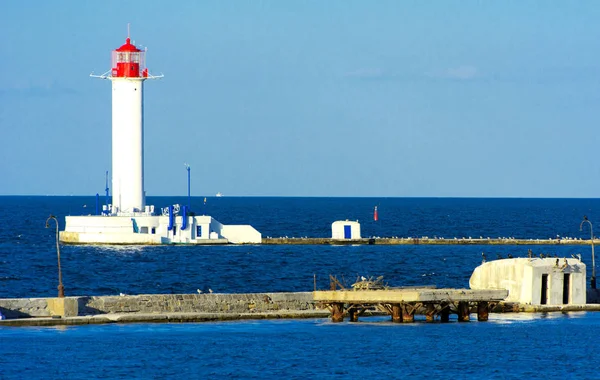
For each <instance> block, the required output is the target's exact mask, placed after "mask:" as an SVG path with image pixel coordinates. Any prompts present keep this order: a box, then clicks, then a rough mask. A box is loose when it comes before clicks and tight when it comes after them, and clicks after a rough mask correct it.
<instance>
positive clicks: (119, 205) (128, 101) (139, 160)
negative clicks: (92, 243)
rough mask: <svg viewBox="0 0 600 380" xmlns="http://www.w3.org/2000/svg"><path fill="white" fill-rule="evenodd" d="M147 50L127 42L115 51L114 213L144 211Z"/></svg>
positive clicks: (113, 105)
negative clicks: (145, 64)
mask: <svg viewBox="0 0 600 380" xmlns="http://www.w3.org/2000/svg"><path fill="white" fill-rule="evenodd" d="M145 55H146V52H145V51H142V50H140V49H138V48H137V47H136V46H135V45H133V44H131V40H130V38H129V37H127V39H126V40H125V44H124V45H122V46H121V47H119V48H118V49H116V50H114V51H113V52H112V70H111V74H110V75H108V76H106V78H107V79H110V81H111V82H112V213H113V214H117V215H122V214H132V213H136V212H143V211H145V210H144V208H145V206H146V201H145V194H144V81H145V80H146V79H148V69H147V68H146V67H145V66H144V63H145Z"/></svg>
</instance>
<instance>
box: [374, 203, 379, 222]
mask: <svg viewBox="0 0 600 380" xmlns="http://www.w3.org/2000/svg"><path fill="white" fill-rule="evenodd" d="M377 219H379V216H378V215H377V206H375V211H374V212H373V220H374V221H377Z"/></svg>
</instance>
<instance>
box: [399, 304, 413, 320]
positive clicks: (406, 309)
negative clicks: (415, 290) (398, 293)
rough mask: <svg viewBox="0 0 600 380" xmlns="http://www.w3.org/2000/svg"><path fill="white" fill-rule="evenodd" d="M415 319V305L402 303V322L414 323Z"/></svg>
mask: <svg viewBox="0 0 600 380" xmlns="http://www.w3.org/2000/svg"><path fill="white" fill-rule="evenodd" d="M414 321H415V307H413V306H412V305H409V304H405V303H404V304H402V322H404V323H412V322H414Z"/></svg>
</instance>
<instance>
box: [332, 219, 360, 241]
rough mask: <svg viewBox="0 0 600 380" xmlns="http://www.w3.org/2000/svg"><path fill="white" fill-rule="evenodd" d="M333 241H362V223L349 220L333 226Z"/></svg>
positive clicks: (339, 221) (337, 222) (338, 222)
mask: <svg viewBox="0 0 600 380" xmlns="http://www.w3.org/2000/svg"><path fill="white" fill-rule="evenodd" d="M331 238H332V239H339V240H343V239H360V223H358V221H356V222H353V221H349V220H338V221H336V222H333V223H332V224H331Z"/></svg>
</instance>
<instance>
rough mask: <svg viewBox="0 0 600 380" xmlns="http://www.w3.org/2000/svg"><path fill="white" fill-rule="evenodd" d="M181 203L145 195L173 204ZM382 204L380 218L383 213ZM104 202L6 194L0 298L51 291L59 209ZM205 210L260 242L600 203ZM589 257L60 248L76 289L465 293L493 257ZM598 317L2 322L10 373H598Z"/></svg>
mask: <svg viewBox="0 0 600 380" xmlns="http://www.w3.org/2000/svg"><path fill="white" fill-rule="evenodd" d="M186 202H187V198H185V197H180V198H177V197H155V198H149V203H152V204H155V205H156V206H159V207H164V206H166V205H168V204H172V203H181V204H185V203H186ZM374 206H378V210H379V221H377V222H375V221H373V208H374ZM94 208H95V199H94V197H8V196H4V197H0V209H1V210H2V213H0V297H1V298H11V297H49V296H55V295H56V285H57V263H56V247H55V240H54V238H55V229H54V226H52V228H50V229H46V228H44V224H45V221H46V218H47V217H48V215H49V214H54V215H57V216H58V217H59V221H60V223H61V229H62V227H64V219H63V217H64V216H65V215H80V214H88V213H93V212H94ZM192 208H193V209H194V210H195V211H196V213H198V214H204V213H206V214H208V215H212V216H214V217H215V218H216V219H217V220H219V221H221V222H223V223H225V224H237V223H243V224H246V223H247V224H251V225H253V226H255V227H256V228H257V229H258V230H259V231H261V232H262V233H263V236H271V237H278V236H289V237H292V236H294V237H301V236H310V237H327V236H330V233H331V223H332V222H333V221H335V220H340V219H350V220H359V221H360V222H361V227H362V235H363V236H382V237H383V236H386V237H387V236H402V237H421V236H429V237H434V236H438V237H445V238H451V239H452V238H454V237H457V238H460V237H469V236H471V237H479V236H483V237H516V238H550V237H556V236H557V235H559V236H569V237H576V238H580V237H581V238H586V239H587V238H589V236H590V231H589V229H588V228H587V226H585V227H584V231H581V232H580V231H579V224H580V223H581V220H582V218H583V215H587V216H588V217H589V218H590V220H591V221H592V222H593V223H594V222H595V221H596V219H595V218H597V217H598V212H597V210H600V200H596V199H462V198H461V199H447V198H446V199H444V198H441V199H439V198H260V197H257V198H231V197H222V198H214V197H212V198H208V199H207V203H206V205H205V204H204V203H203V202H202V198H193V199H192ZM528 248H532V249H533V251H534V253H535V254H539V253H542V252H543V253H548V254H551V255H554V254H557V255H559V256H563V255H566V256H567V257H570V255H571V254H575V253H581V254H582V255H583V258H584V261H586V263H588V271H589V270H590V266H591V265H589V264H590V263H591V254H590V249H589V247H587V246H531V247H527V246H493V247H492V246H371V245H365V246H259V245H256V246H200V247H192V246H160V247H108V246H61V257H62V268H63V282H64V285H65V292H66V294H67V295H109V294H119V293H121V292H122V293H127V294H140V293H194V292H195V291H196V289H198V288H200V289H207V288H211V289H213V290H214V291H215V292H224V293H233V292H236V293H237V292H262V291H310V290H312V287H313V276H316V278H317V285H318V287H319V288H325V287H327V285H328V280H327V278H328V276H329V275H330V274H334V275H336V276H338V278H340V279H342V281H345V282H346V283H351V282H353V281H354V280H355V279H356V277H357V276H359V275H364V276H379V275H383V276H384V277H385V279H386V281H387V282H388V283H389V284H390V285H393V286H401V285H436V286H438V287H468V281H469V276H470V274H471V272H472V270H473V268H474V267H475V266H477V265H479V263H480V262H481V252H482V251H485V252H486V255H487V256H488V258H494V257H495V256H496V255H502V256H504V257H506V255H507V254H508V253H511V254H513V255H514V256H526V255H527V249H528ZM599 318H600V314H595V313H566V314H560V313H559V314H527V315H523V314H512V315H508V314H507V315H498V314H492V316H491V320H490V322H487V323H479V322H470V323H458V322H455V321H453V322H451V323H449V324H433V325H430V324H425V323H419V322H418V323H415V324H410V325H395V324H391V323H389V322H388V320H387V318H381V317H377V318H364V319H362V320H361V322H359V323H358V324H350V323H343V324H331V323H330V322H328V321H327V320H324V319H314V320H303V321H260V322H256V321H251V322H245V321H242V322H223V323H205V324H166V325H156V324H147V325H145V324H134V325H102V326H78V327H66V328H7V327H4V328H0V379H3V378H7V379H12V378H15V379H16V378H41V377H44V378H97V377H102V378H175V377H177V378H224V377H226V378H275V377H278V378H281V377H284V378H306V377H310V378H343V377H350V376H352V377H356V376H360V377H368V376H386V377H391V378H400V377H405V376H414V377H417V378H424V377H429V378H432V377H433V378H439V377H446V376H452V377H456V376H461V377H467V378H470V377H479V378H498V379H500V378H525V377H527V378H548V377H550V378H555V377H556V378H558V377H562V378H570V377H577V378H590V379H592V378H598V377H600V376H599V375H597V374H596V368H597V364H596V363H597V362H596V359H595V352H596V351H597V348H596V345H597V336H598V333H599V331H598V330H599V327H598V326H599V324H598V321H599Z"/></svg>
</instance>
